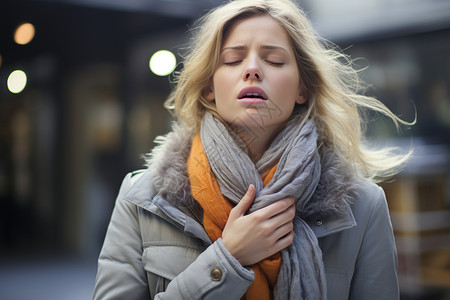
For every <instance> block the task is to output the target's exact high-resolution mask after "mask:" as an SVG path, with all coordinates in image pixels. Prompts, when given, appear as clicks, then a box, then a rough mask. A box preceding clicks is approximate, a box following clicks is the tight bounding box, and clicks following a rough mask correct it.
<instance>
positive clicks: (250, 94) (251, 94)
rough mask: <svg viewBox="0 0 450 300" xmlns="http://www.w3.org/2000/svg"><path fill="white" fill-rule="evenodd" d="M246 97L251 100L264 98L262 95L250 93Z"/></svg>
mask: <svg viewBox="0 0 450 300" xmlns="http://www.w3.org/2000/svg"><path fill="white" fill-rule="evenodd" d="M245 96H246V97H251V98H262V97H261V95H259V94H257V93H248V94H246V95H245Z"/></svg>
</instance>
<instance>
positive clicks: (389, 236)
mask: <svg viewBox="0 0 450 300" xmlns="http://www.w3.org/2000/svg"><path fill="white" fill-rule="evenodd" d="M374 194H375V195H376V200H375V202H374V205H373V209H372V212H371V213H370V215H369V218H368V222H367V225H366V230H365V234H364V237H363V240H362V244H361V247H360V251H359V254H358V258H357V262H356V266H355V271H354V275H353V279H352V283H351V290H350V297H349V299H354V300H356V299H358V300H372V299H373V300H375V299H386V300H397V299H399V288H398V280H397V251H396V247H395V241H394V234H393V231H392V225H391V220H390V217H389V212H388V207H387V203H386V198H385V195H384V192H383V190H382V189H381V188H380V187H377V192H375V193H374Z"/></svg>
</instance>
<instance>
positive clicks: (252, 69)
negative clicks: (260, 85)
mask: <svg viewBox="0 0 450 300" xmlns="http://www.w3.org/2000/svg"><path fill="white" fill-rule="evenodd" d="M262 79H263V76H262V72H261V69H260V68H259V65H258V62H257V60H256V59H255V58H253V59H251V60H250V61H249V62H248V64H247V66H246V68H245V71H244V80H245V81H247V80H256V81H261V80H262Z"/></svg>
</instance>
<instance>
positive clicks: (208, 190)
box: [187, 134, 281, 300]
mask: <svg viewBox="0 0 450 300" xmlns="http://www.w3.org/2000/svg"><path fill="white" fill-rule="evenodd" d="M276 168H277V166H275V167H273V168H272V169H271V170H269V171H268V172H267V173H266V174H264V175H263V176H262V180H263V185H264V186H266V184H268V183H269V182H270V180H271V179H272V177H273V174H274V173H275V170H276ZM187 169H188V175H189V180H190V183H191V193H192V196H193V197H194V198H195V200H197V201H198V203H200V205H201V206H202V208H203V211H204V218H203V224H204V227H205V230H206V233H207V234H208V236H209V238H210V239H211V240H212V241H213V242H214V241H216V240H217V239H218V238H220V237H221V236H222V231H223V229H224V228H225V224H226V222H227V220H228V216H229V215H230V212H231V209H232V205H231V203H230V202H229V201H228V200H227V199H226V198H225V197H224V196H223V195H222V193H221V191H220V188H219V185H218V183H217V180H216V177H215V176H214V174H213V172H212V171H211V169H210V166H209V162H208V158H207V157H206V153H205V150H204V149H203V145H202V142H201V138H200V135H199V134H197V135H195V137H194V140H193V142H192V149H191V154H190V156H189V158H188V161H187ZM280 267H281V255H280V253H276V254H274V255H272V256H271V257H269V258H266V259H264V260H262V261H260V262H258V263H257V264H255V265H253V266H251V268H252V270H253V271H254V272H255V280H254V281H253V283H252V284H251V285H250V287H249V288H248V289H247V292H246V293H245V295H244V297H243V299H245V300H265V299H267V300H268V299H271V298H273V288H274V286H275V284H276V282H277V277H278V272H279V271H280Z"/></svg>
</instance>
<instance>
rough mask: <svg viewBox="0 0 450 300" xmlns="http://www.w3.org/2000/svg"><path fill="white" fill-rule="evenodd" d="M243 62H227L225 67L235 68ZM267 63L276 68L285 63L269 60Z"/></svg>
mask: <svg viewBox="0 0 450 300" xmlns="http://www.w3.org/2000/svg"><path fill="white" fill-rule="evenodd" d="M241 62H242V61H241V60H238V61H232V62H225V63H224V65H227V66H235V65H238V64H239V63H241ZM266 62H267V63H269V64H271V65H274V66H276V67H281V66H283V65H284V63H278V62H273V61H269V60H266Z"/></svg>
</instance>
